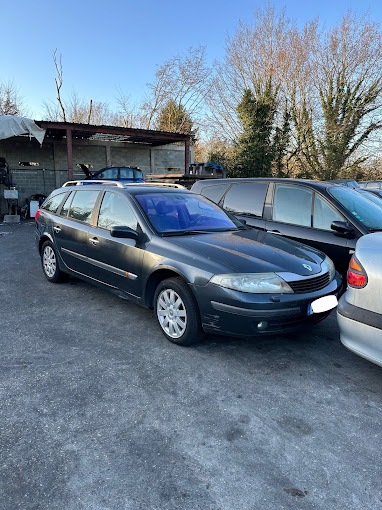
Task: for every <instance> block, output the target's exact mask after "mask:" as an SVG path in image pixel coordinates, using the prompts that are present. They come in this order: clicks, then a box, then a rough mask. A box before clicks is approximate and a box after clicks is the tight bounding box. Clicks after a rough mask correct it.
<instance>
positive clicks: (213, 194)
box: [200, 184, 229, 204]
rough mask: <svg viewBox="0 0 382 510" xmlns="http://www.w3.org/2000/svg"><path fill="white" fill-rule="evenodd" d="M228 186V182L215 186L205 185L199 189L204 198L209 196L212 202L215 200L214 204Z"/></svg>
mask: <svg viewBox="0 0 382 510" xmlns="http://www.w3.org/2000/svg"><path fill="white" fill-rule="evenodd" d="M228 186H229V184H217V185H216V186H206V187H204V188H203V189H202V190H201V192H200V194H201V195H203V196H204V197H206V198H209V199H210V200H212V202H215V204H218V203H219V202H220V199H221V197H222V196H223V195H224V193H225V191H226V189H227V188H228Z"/></svg>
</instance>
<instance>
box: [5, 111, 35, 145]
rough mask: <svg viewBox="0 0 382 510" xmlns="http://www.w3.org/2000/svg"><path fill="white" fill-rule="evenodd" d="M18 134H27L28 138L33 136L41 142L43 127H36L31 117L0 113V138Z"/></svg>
mask: <svg viewBox="0 0 382 510" xmlns="http://www.w3.org/2000/svg"><path fill="white" fill-rule="evenodd" d="M20 135H29V137H30V138H32V136H34V137H35V138H37V140H38V141H39V142H40V144H42V142H43V140H44V136H45V129H42V128H40V127H38V125H37V124H36V123H35V122H34V121H33V120H31V119H25V118H24V117H16V116H15V115H0V140H4V139H5V138H11V136H20Z"/></svg>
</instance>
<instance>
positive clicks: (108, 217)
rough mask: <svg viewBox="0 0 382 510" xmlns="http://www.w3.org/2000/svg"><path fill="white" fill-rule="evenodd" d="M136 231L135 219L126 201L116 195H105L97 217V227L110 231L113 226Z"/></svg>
mask: <svg viewBox="0 0 382 510" xmlns="http://www.w3.org/2000/svg"><path fill="white" fill-rule="evenodd" d="M118 225H119V226H124V227H130V228H132V229H134V230H137V219H136V217H135V215H134V213H133V211H132V210H131V207H130V205H129V204H128V203H127V201H126V200H125V199H124V198H123V197H121V196H120V195H117V194H116V193H109V192H107V193H105V195H104V197H103V199H102V204H101V208H100V211H99V216H98V226H99V227H101V228H105V229H107V230H110V228H111V227H115V226H118Z"/></svg>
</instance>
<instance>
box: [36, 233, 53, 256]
mask: <svg viewBox="0 0 382 510" xmlns="http://www.w3.org/2000/svg"><path fill="white" fill-rule="evenodd" d="M46 241H50V242H51V243H53V238H52V236H51V235H50V234H48V233H44V234H43V235H42V236H41V237H40V240H39V242H38V252H39V254H40V255H41V250H42V247H43V244H44V243H45V242H46Z"/></svg>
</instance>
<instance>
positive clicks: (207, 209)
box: [135, 191, 243, 232]
mask: <svg viewBox="0 0 382 510" xmlns="http://www.w3.org/2000/svg"><path fill="white" fill-rule="evenodd" d="M135 198H136V199H137V200H138V202H139V203H140V205H141V206H142V208H143V210H144V212H145V213H146V215H147V217H148V219H149V220H150V222H151V224H152V225H153V226H154V228H155V229H156V230H157V231H159V232H176V231H186V232H187V231H191V230H196V231H203V232H219V231H225V230H236V228H237V225H239V221H238V220H233V219H231V218H229V217H228V216H227V214H226V213H225V212H224V211H223V210H222V209H220V207H218V206H217V205H215V204H213V203H212V202H210V201H209V200H206V199H205V198H204V197H202V196H200V195H197V194H193V193H183V192H182V191H179V192H176V193H145V194H142V195H136V196H135ZM234 221H237V225H236V224H235V223H234ZM241 227H243V225H241Z"/></svg>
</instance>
